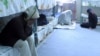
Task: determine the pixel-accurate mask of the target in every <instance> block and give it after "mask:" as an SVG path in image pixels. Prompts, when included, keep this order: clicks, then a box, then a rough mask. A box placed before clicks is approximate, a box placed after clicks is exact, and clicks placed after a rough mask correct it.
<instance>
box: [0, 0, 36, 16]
mask: <svg viewBox="0 0 100 56" xmlns="http://www.w3.org/2000/svg"><path fill="white" fill-rule="evenodd" d="M30 6H35V2H34V0H0V17H3V16H9V15H12V14H16V13H19V12H22V11H24V10H26V9H27V8H28V7H30Z"/></svg>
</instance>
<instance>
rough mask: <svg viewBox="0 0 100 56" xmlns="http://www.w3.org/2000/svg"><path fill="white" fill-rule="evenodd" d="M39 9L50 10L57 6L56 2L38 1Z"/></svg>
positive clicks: (51, 0)
mask: <svg viewBox="0 0 100 56" xmlns="http://www.w3.org/2000/svg"><path fill="white" fill-rule="evenodd" d="M37 4H38V9H42V10H44V9H50V8H53V7H54V6H55V0H37Z"/></svg>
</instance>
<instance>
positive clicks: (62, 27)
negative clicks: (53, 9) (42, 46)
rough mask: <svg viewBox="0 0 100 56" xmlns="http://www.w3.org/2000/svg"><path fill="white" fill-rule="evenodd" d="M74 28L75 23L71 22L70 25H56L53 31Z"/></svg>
mask: <svg viewBox="0 0 100 56" xmlns="http://www.w3.org/2000/svg"><path fill="white" fill-rule="evenodd" d="M75 28H76V22H72V24H71V25H61V24H58V25H56V26H55V27H54V29H70V30H72V29H75Z"/></svg>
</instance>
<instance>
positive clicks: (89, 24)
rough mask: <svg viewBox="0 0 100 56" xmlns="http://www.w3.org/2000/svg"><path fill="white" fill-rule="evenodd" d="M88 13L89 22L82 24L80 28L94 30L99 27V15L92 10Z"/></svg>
mask: <svg viewBox="0 0 100 56" xmlns="http://www.w3.org/2000/svg"><path fill="white" fill-rule="evenodd" d="M87 13H88V22H86V23H82V24H81V25H80V26H81V27H83V28H92V29H95V28H96V26H97V21H98V19H97V15H96V14H95V13H93V11H92V9H88V10H87Z"/></svg>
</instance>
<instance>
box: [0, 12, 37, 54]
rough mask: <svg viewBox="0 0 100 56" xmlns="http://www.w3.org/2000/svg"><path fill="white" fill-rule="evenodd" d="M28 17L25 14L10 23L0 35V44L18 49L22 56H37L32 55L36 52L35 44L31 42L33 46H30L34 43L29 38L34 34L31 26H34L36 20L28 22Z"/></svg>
mask: <svg viewBox="0 0 100 56" xmlns="http://www.w3.org/2000/svg"><path fill="white" fill-rule="evenodd" d="M27 17H28V15H27V14H26V13H25V12H23V13H22V14H21V15H20V16H17V17H14V18H13V19H12V20H11V21H9V22H8V24H7V25H6V26H5V28H4V29H3V30H2V32H1V33H0V44H1V45H4V46H11V47H15V48H17V49H18V51H19V52H20V54H21V56H34V55H35V56H36V54H34V55H33V54H32V53H33V52H35V51H34V49H33V48H35V46H34V42H31V45H29V44H30V43H29V44H28V42H30V41H32V39H30V37H29V36H30V35H31V34H32V28H31V27H30V26H29V25H32V23H33V21H34V19H30V20H28V21H26V20H25V18H27ZM26 40H28V41H26ZM32 45H33V46H32ZM30 47H31V48H30Z"/></svg>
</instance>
